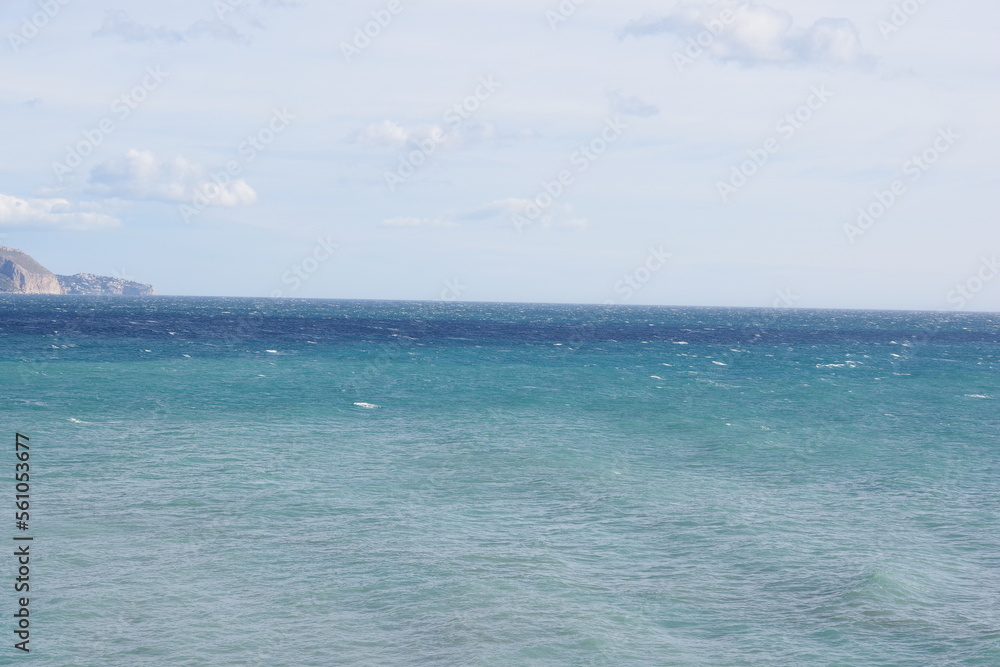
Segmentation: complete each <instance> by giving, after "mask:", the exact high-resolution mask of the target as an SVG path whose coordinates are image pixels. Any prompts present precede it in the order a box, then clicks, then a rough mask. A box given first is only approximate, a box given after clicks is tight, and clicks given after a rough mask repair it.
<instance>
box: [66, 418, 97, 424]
mask: <svg viewBox="0 0 1000 667" xmlns="http://www.w3.org/2000/svg"><path fill="white" fill-rule="evenodd" d="M69 420H70V421H71V422H73V423H74V424H93V423H94V422H85V421H81V420H79V419H75V418H73V417H70V418H69Z"/></svg>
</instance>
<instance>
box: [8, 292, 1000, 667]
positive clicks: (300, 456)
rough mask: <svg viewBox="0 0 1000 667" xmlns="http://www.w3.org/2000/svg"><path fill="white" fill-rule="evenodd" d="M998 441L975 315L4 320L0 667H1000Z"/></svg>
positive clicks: (220, 312)
mask: <svg viewBox="0 0 1000 667" xmlns="http://www.w3.org/2000/svg"><path fill="white" fill-rule="evenodd" d="M998 408H1000V315H998V314H975V313H930V312H871V311H838V310H799V309H792V310H772V309H711V308H670V307H638V306H635V307H628V306H587V305H580V306H577V305H531V304H494V303H456V302H393V301H345V300H272V299H232V298H173V297H146V298H140V297H136V298H130V297H120V298H110V297H66V296H3V297H0V443H6V444H3V446H2V447H0V467H2V468H3V470H4V471H5V472H3V474H2V475H0V499H3V500H2V503H0V504H2V505H3V506H5V507H6V508H7V509H6V510H4V511H3V512H0V516H2V517H4V519H3V520H2V521H0V540H2V541H6V542H7V544H8V548H7V549H5V550H4V552H6V553H7V554H8V555H6V556H4V555H0V619H3V620H0V639H2V644H0V663H2V664H32V665H58V666H60V667H65V666H69V665H85V666H91V665H97V666H107V665H128V666H134V665H428V666H436V665H440V666H445V665H449V666H450V665H456V666H457V665H484V666H486V665H488V666H504V665H552V666H555V665H559V666H562V665H573V666H576V665H609V666H629V665H656V666H673V665H677V666H698V665H705V666H713V667H719V666H733V667H735V666H744V665H746V666H749V665H768V666H772V665H773V666H795V665H823V666H834V665H836V666H857V665H880V666H889V665H892V666H897V665H898V666H904V665H905V666H913V667H918V666H919V667H924V666H928V665H942V666H943V665H982V666H996V665H1000V409H998ZM16 433H21V434H23V435H25V436H27V437H29V438H30V501H29V502H30V521H29V522H26V523H27V524H28V527H27V528H18V527H16V524H15V506H14V505H15V497H14V496H15V481H14V471H15V465H16V463H17V461H16V458H15V455H16V454H15V434H16ZM19 536H20V537H25V536H31V537H32V538H33V539H32V541H30V554H31V559H30V566H29V567H30V595H29V594H25V593H15V590H14V586H15V580H16V577H17V576H18V571H19V570H18V567H19V566H18V565H17V563H16V562H15V561H16V560H17V557H14V556H13V555H12V554H13V553H14V545H20V544H25V543H28V542H25V541H21V542H15V541H11V540H13V538H15V537H19ZM0 553H2V552H0ZM22 596H23V597H27V598H29V604H28V608H29V611H30V629H29V632H30V644H29V645H28V648H30V653H25V652H23V651H21V650H20V649H17V648H15V643H17V642H19V641H21V639H20V638H19V637H18V635H17V633H16V632H15V631H16V630H18V623H19V622H20V620H19V619H18V618H16V617H15V616H14V614H15V613H16V612H17V611H18V610H19V609H20V608H21V602H20V597H22Z"/></svg>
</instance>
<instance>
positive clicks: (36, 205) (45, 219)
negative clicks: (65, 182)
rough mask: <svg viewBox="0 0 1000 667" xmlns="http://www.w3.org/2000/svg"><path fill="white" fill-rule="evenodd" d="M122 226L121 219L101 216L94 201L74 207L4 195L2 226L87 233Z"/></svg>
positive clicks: (61, 202) (58, 201)
mask: <svg viewBox="0 0 1000 667" xmlns="http://www.w3.org/2000/svg"><path fill="white" fill-rule="evenodd" d="M120 224H121V222H120V221H119V220H118V219H116V218H113V217H112V216H110V215H106V214H104V213H101V212H100V211H99V209H98V205H97V204H95V203H92V202H85V203H82V204H77V205H74V204H72V203H71V202H69V201H68V200H66V199H21V198H19V197H12V196H10V195H5V194H0V227H36V228H45V229H68V230H73V231H87V230H91V229H106V228H109V227H117V226H119V225H120Z"/></svg>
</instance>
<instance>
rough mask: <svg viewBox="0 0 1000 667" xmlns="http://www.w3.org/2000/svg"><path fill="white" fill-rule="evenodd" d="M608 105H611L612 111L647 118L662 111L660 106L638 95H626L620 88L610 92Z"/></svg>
mask: <svg viewBox="0 0 1000 667" xmlns="http://www.w3.org/2000/svg"><path fill="white" fill-rule="evenodd" d="M608 105H609V106H610V107H611V112H612V113H616V114H620V115H622V116H638V117H640V118H646V117H648V116H656V115H658V114H659V113H660V107H658V106H655V105H653V104H649V103H647V102H645V101H643V100H642V99H641V98H639V97H636V96H632V97H625V96H624V95H622V93H621V91H620V90H613V91H611V92H610V93H608Z"/></svg>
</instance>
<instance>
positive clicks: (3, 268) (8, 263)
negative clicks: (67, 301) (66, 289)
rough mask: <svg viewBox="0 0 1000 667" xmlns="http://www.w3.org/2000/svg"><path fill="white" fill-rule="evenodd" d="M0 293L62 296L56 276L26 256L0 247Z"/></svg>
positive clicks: (12, 249)
mask: <svg viewBox="0 0 1000 667" xmlns="http://www.w3.org/2000/svg"><path fill="white" fill-rule="evenodd" d="M0 292H6V293H12V294H62V293H63V289H62V287H61V286H60V285H59V279H58V278H56V275H55V274H54V273H52V272H51V271H49V270H48V269H46V268H45V267H44V266H42V265H41V264H39V263H38V262H36V261H35V260H33V259H32V258H31V257H29V256H28V255H26V254H24V253H23V252H21V251H20V250H15V249H14V248H7V247H6V246H0Z"/></svg>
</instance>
